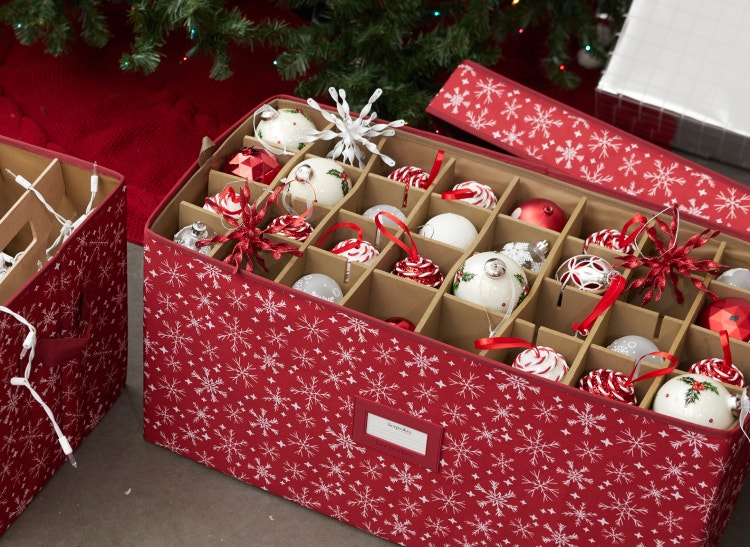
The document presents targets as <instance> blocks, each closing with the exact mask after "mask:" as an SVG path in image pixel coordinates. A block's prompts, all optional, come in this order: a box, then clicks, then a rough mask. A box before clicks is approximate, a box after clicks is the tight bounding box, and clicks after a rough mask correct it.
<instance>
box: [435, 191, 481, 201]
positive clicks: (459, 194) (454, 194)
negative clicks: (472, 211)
mask: <svg viewBox="0 0 750 547" xmlns="http://www.w3.org/2000/svg"><path fill="white" fill-rule="evenodd" d="M473 195H474V190H471V189H469V188H459V189H458V190H448V191H446V192H443V193H441V194H440V197H441V198H443V199H446V200H450V199H464V198H470V197H472V196H473Z"/></svg>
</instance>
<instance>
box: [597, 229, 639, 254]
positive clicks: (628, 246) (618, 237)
mask: <svg viewBox="0 0 750 547" xmlns="http://www.w3.org/2000/svg"><path fill="white" fill-rule="evenodd" d="M590 245H599V246H600V247H604V248H605V249H609V250H611V251H615V252H618V253H626V254H632V253H635V252H636V251H637V250H638V249H637V247H636V245H635V243H634V242H632V241H631V242H629V243H628V242H626V240H625V238H624V236H623V234H622V232H620V230H615V229H613V228H605V229H604V230H599V231H598V232H594V233H593V234H591V235H590V236H588V237H587V238H586V240H585V241H584V242H583V253H584V254H587V253H588V252H589V246H590Z"/></svg>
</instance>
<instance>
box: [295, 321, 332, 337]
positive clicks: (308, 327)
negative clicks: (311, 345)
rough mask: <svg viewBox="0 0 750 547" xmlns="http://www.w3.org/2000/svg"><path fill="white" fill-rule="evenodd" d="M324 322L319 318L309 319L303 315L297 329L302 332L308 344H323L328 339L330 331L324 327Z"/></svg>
mask: <svg viewBox="0 0 750 547" xmlns="http://www.w3.org/2000/svg"><path fill="white" fill-rule="evenodd" d="M323 325H324V323H323V320H322V319H321V318H319V317H317V316H313V318H312V319H308V318H307V316H305V315H303V316H302V317H301V318H300V319H299V320H298V321H297V325H296V327H297V329H298V330H300V331H302V333H303V334H302V336H303V338H304V339H305V340H307V341H308V342H318V343H319V342H322V341H323V340H325V339H326V338H327V337H328V329H326V328H324V327H323Z"/></svg>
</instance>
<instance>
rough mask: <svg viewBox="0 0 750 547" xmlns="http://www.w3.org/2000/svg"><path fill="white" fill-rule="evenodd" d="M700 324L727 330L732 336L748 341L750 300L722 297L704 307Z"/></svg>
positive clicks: (749, 336) (715, 329)
mask: <svg viewBox="0 0 750 547" xmlns="http://www.w3.org/2000/svg"><path fill="white" fill-rule="evenodd" d="M698 324H699V325H700V326H701V327H705V328H707V329H710V330H712V331H714V332H721V331H723V330H725V331H727V333H728V334H729V336H731V337H732V338H737V339H738V340H742V341H743V342H748V341H750V301H748V300H745V299H744V298H737V297H729V298H720V299H719V300H717V301H716V302H712V303H710V304H708V305H707V306H706V307H705V308H703V311H702V312H701V314H700V317H699V318H698Z"/></svg>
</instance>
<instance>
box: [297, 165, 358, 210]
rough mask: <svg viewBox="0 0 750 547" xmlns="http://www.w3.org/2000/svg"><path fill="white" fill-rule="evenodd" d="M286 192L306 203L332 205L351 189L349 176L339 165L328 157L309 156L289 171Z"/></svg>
mask: <svg viewBox="0 0 750 547" xmlns="http://www.w3.org/2000/svg"><path fill="white" fill-rule="evenodd" d="M287 180H288V181H289V186H288V188H287V190H286V191H287V193H288V195H289V196H290V197H291V198H294V199H301V200H304V201H306V202H308V203H312V202H318V203H320V204H322V205H327V206H329V207H333V206H334V205H336V203H338V202H339V201H340V200H341V199H342V198H343V197H344V196H345V195H346V194H348V193H349V190H350V189H351V184H350V183H349V177H348V175H347V174H346V172H345V171H344V168H343V167H341V165H340V164H339V163H337V162H335V161H333V160H331V159H328V158H310V159H307V160H305V161H303V162H301V163H300V164H299V165H297V166H296V167H295V168H294V169H293V170H292V172H291V173H290V175H289V177H288V179H287Z"/></svg>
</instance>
